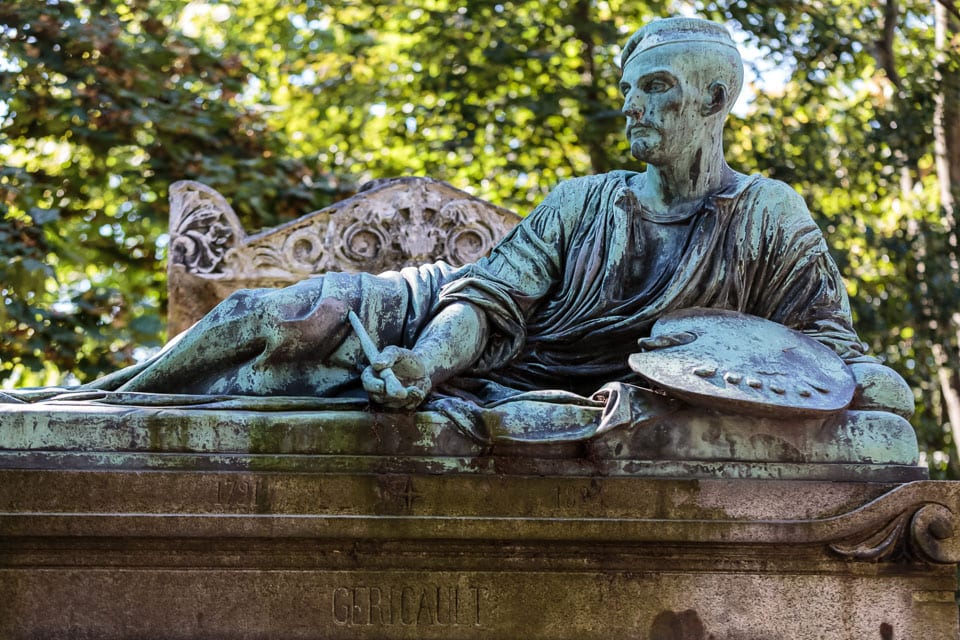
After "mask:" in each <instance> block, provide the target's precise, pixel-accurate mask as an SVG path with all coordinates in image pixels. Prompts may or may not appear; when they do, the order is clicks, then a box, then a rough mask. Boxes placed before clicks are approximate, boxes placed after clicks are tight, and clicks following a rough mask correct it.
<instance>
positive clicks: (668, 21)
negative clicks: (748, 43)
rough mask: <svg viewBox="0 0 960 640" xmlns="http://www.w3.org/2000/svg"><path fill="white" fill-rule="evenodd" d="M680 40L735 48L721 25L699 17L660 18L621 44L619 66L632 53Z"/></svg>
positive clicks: (677, 42)
mask: <svg viewBox="0 0 960 640" xmlns="http://www.w3.org/2000/svg"><path fill="white" fill-rule="evenodd" d="M683 42H698V43H702V44H715V45H719V46H727V47H732V48H733V49H736V48H737V45H736V44H735V43H734V42H733V38H731V37H730V33H729V32H728V31H727V30H726V29H725V28H724V27H723V25H720V24H717V23H716V22H710V21H709V20H701V19H700V18H664V19H663V20H654V21H653V22H650V23H648V24H646V25H645V26H644V27H642V28H641V29H639V30H638V31H637V32H636V33H634V34H633V35H632V36H630V39H629V40H627V44H626V45H625V46H624V47H623V55H622V56H621V60H622V62H621V64H620V68H621V69H622V68H623V67H625V66H627V63H628V62H629V61H630V59H631V58H633V56H635V55H637V54H638V53H642V52H644V51H647V50H649V49H653V48H654V47H659V46H663V45H666V44H680V43H683Z"/></svg>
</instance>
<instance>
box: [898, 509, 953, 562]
mask: <svg viewBox="0 0 960 640" xmlns="http://www.w3.org/2000/svg"><path fill="white" fill-rule="evenodd" d="M910 533H911V536H910V542H911V546H912V547H913V549H912V550H913V553H914V555H916V556H917V557H921V558H925V559H928V560H929V561H930V562H937V563H942V564H955V563H957V562H960V535H957V516H956V514H955V513H954V512H953V511H951V510H950V509H948V508H947V507H945V506H944V505H942V504H927V505H924V506H922V507H920V508H919V509H917V511H916V513H914V514H913V518H911V519H910Z"/></svg>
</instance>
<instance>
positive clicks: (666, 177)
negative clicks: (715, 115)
mask: <svg viewBox="0 0 960 640" xmlns="http://www.w3.org/2000/svg"><path fill="white" fill-rule="evenodd" d="M735 179H736V173H735V172H734V171H733V169H731V168H730V166H729V165H728V164H727V162H726V160H724V158H723V147H722V146H721V145H713V146H711V148H710V149H709V150H708V149H699V150H697V151H695V152H693V153H690V154H687V155H686V157H684V158H680V159H678V160H676V161H673V162H671V163H669V164H666V163H664V164H661V165H658V166H655V165H653V164H648V165H647V175H646V181H645V182H644V185H643V188H642V189H641V192H640V193H639V194H637V195H638V196H639V198H640V202H641V204H643V206H644V207H646V208H647V209H648V210H650V211H654V212H657V213H663V214H666V213H669V212H671V211H674V210H677V209H682V208H685V207H689V206H697V205H699V203H700V202H702V201H703V200H704V199H705V198H707V197H709V196H711V195H713V194H715V193H718V192H720V191H722V190H723V189H725V188H726V187H728V186H730V184H731V183H732V182H733V181H734V180H735Z"/></svg>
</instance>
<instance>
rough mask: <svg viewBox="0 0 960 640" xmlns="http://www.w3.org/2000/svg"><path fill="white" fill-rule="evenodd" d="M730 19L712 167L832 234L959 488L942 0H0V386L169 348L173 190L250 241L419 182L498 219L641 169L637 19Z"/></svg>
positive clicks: (956, 179) (955, 62) (951, 146)
mask: <svg viewBox="0 0 960 640" xmlns="http://www.w3.org/2000/svg"><path fill="white" fill-rule="evenodd" d="M677 13H686V14H691V15H700V16H703V17H707V18H712V19H716V20H720V21H724V22H726V23H727V24H728V25H729V26H730V28H731V30H732V31H733V32H734V33H735V34H736V37H737V39H738V40H739V41H741V42H742V43H743V47H744V50H745V51H747V52H748V53H747V56H746V57H747V63H748V67H749V69H748V78H749V80H750V85H749V86H748V88H747V91H746V95H744V96H743V97H741V102H740V104H739V105H738V107H737V109H736V112H735V115H734V117H732V118H731V122H730V125H729V127H728V130H727V138H728V139H727V146H728V151H729V152H728V158H729V160H730V162H731V164H732V165H733V166H734V167H736V168H738V169H740V170H741V171H745V172H761V173H763V174H765V175H768V176H770V177H773V178H778V179H780V180H784V181H786V182H788V183H789V184H791V185H793V186H795V188H796V189H797V190H798V191H799V192H800V193H801V194H802V195H803V196H804V197H805V198H806V200H807V203H808V205H809V206H810V208H811V210H812V211H813V213H814V216H815V217H816V219H817V221H818V223H819V224H820V225H821V227H822V228H823V229H824V231H825V232H827V234H828V236H829V240H830V243H831V245H832V249H833V255H834V257H835V258H836V259H837V262H838V263H839V265H840V268H841V270H842V271H843V273H844V276H845V278H846V283H847V287H848V289H849V292H850V294H851V297H852V298H853V306H854V311H855V315H856V321H857V326H858V329H859V330H860V334H861V337H862V338H863V340H865V341H866V342H868V343H869V344H870V346H871V348H872V349H873V351H874V352H875V353H877V354H878V355H881V356H882V357H883V358H884V359H885V360H886V362H887V363H888V364H889V365H890V366H892V367H894V368H895V369H897V370H898V371H900V372H901V373H902V374H903V375H904V377H906V378H907V380H908V382H909V383H910V384H911V386H912V387H913V388H914V389H915V392H916V399H917V415H916V416H915V417H914V420H913V423H914V425H915V426H916V428H917V432H918V434H919V437H920V442H921V449H922V451H923V455H924V459H925V461H926V462H927V464H929V465H930V466H931V471H932V474H933V476H934V477H950V478H960V458H958V454H957V440H958V438H960V398H958V393H960V375H958V372H960V352H958V332H960V282H958V275H960V266H958V262H957V254H958V247H957V228H956V221H957V211H956V208H957V205H956V204H955V201H956V199H957V195H958V194H957V190H958V188H960V35H958V33H960V7H958V3H957V2H956V1H955V0H936V1H935V2H932V1H930V0H924V1H922V2H921V1H914V0H883V1H877V0H816V1H813V2H803V3H799V2H793V1H791V0H757V1H752V0H725V1H718V2H710V1H705V0H691V1H680V0H673V1H662V2H658V1H645V2H634V1H627V0H606V1H598V0H552V1H550V2H543V1H542V0H530V1H528V0H516V1H508V0H500V1H499V2H498V1H487V0H461V1H460V2H452V1H447V0H420V1H419V2H409V1H403V2H400V1H386V0H363V1H359V0H356V1H349V0H335V1H333V2H318V1H316V0H297V1H293V0H226V1H224V2H184V1H173V0H92V1H91V0H87V1H83V2H80V1H67V0H59V1H58V0H18V1H17V2H2V3H0V44H2V47H0V210H2V212H3V217H2V222H0V335H2V343H0V387H15V386H33V385H41V384H59V383H71V382H77V381H85V380H90V379H91V378H94V377H96V376H98V375H100V374H102V373H104V372H107V371H111V370H114V369H116V368H118V367H121V366H124V365H126V364H129V363H131V362H133V361H134V360H135V359H136V358H137V357H142V356H143V355H144V354H145V353H146V352H147V351H148V350H149V349H151V348H156V347H157V346H159V345H160V344H162V342H163V340H164V337H165V336H164V318H165V315H166V309H165V304H166V299H165V291H166V283H165V268H164V266H165V259H166V253H165V250H166V241H167V235H166V227H167V205H166V195H167V186H168V185H169V184H170V183H171V182H173V181H176V180H180V179H194V180H199V181H201V182H204V183H206V184H208V185H210V186H212V187H214V188H216V189H217V190H219V191H220V192H221V193H223V194H224V195H225V196H226V198H227V199H228V201H230V202H231V203H232V205H233V206H234V208H235V209H236V210H237V211H238V213H239V214H240V215H241V217H242V219H243V222H244V224H245V225H246V227H247V229H248V230H255V229H258V228H262V227H266V226H273V225H276V224H278V223H280V222H284V221H287V220H290V219H293V218H295V217H297V216H299V215H302V214H304V213H307V212H309V211H312V210H315V209H318V208H321V207H323V206H325V205H328V204H330V203H332V202H334V201H336V200H338V199H341V198H343V197H346V196H349V195H351V194H352V193H353V192H354V190H355V189H356V187H357V186H358V185H359V184H361V183H362V182H364V181H366V180H368V179H372V178H383V177H391V176H399V175H426V176H432V177H435V178H439V179H442V180H446V181H448V182H451V183H453V184H454V185H455V186H457V187H460V188H462V189H465V190H467V191H470V192H471V193H474V194H475V195H477V196H479V197H482V198H485V199H488V200H491V201H493V202H495V203H497V204H500V205H503V206H506V207H509V208H512V209H514V210H516V211H518V212H520V213H524V212H526V211H529V210H530V209H531V208H532V206H533V205H534V204H535V203H536V202H537V201H538V200H540V199H541V198H543V196H544V195H545V194H546V193H547V192H548V191H549V190H550V189H551V188H552V186H553V185H555V184H556V183H557V182H558V181H561V180H563V179H565V178H568V177H571V176H577V175H584V174H588V173H598V172H603V171H608V170H610V169H614V168H625V167H631V168H635V167H636V163H635V162H634V161H632V160H631V159H630V158H629V153H628V149H627V147H626V144H625V143H624V142H623V141H622V140H621V128H622V124H623V122H622V118H621V117H620V114H619V111H618V108H619V106H620V104H619V103H620V101H619V97H618V93H617V89H616V87H617V78H618V69H617V64H616V62H617V58H618V53H619V50H620V45H621V44H622V43H623V41H624V40H625V39H626V37H627V36H628V35H629V34H630V33H631V32H632V31H633V30H634V29H636V28H637V27H639V26H640V25H642V24H643V23H644V22H646V21H647V20H649V19H651V18H654V17H659V16H666V15H672V14H677Z"/></svg>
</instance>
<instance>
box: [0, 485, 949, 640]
mask: <svg viewBox="0 0 960 640" xmlns="http://www.w3.org/2000/svg"><path fill="white" fill-rule="evenodd" d="M958 508H960V489H958V486H957V485H956V484H955V483H937V482H929V481H926V482H915V483H910V484H906V485H895V484H880V483H862V482H861V483H817V482H789V481H751V480H700V481H697V480H669V479H660V480H657V479H639V478H629V477H619V478H610V477H584V476H579V477H578V476H569V477H556V476H545V477H536V476H503V475H499V476H491V475H466V474H461V475H423V474H391V473H382V474H376V473H371V474H337V473H322V474H320V473H307V474H276V473H269V472H267V473H263V472H258V473H251V472H244V473H230V472H216V473H211V472H202V473H188V472H178V473H170V472H157V471H136V472H134V471H111V472H103V471H35V470H12V469H6V470H0V511H2V512H3V515H2V517H0V602H3V603H4V605H3V606H2V607H0V636H2V637H4V638H11V639H12V638H141V637H164V638H266V637H269V638H371V637H376V638H519V637H523V638H588V639H589V638H611V637H614V638H644V639H651V640H663V639H668V638H683V639H688V638H696V639H698V640H699V639H702V640H707V639H708V638H714V639H717V640H747V639H749V640H761V639H762V640H768V639H780V638H791V639H797V640H806V639H811V640H812V639H818V640H820V639H823V638H830V639H832V640H862V639H864V638H878V639H881V640H882V639H884V638H911V639H912V638H937V639H941V638H942V639H949V638H957V637H958V630H957V615H956V605H955V601H954V589H955V581H956V572H955V571H956V570H955V565H953V564H949V563H951V562H955V561H956V560H957V558H958V551H960V546H958V545H957V542H956V540H957V538H955V537H954V534H953V527H954V526H955V514H956V513H957V512H958ZM932 511H936V512H937V513H936V514H935V515H936V516H938V517H939V519H938V518H937V517H935V518H934V519H933V520H935V521H936V523H937V524H933V521H932V520H931V519H930V518H929V516H930V514H931V512H932ZM891 522H894V523H897V522H905V523H906V526H904V527H901V528H899V529H898V532H897V534H896V535H892V536H891V535H889V532H888V531H887V530H888V528H889V523H891ZM873 538H876V539H878V540H881V539H882V540H886V541H888V544H887V545H886V552H885V553H882V554H879V555H876V556H872V557H871V558H870V559H871V560H872V561H867V560H865V559H863V560H858V559H857V558H858V557H860V558H865V556H862V555H861V556H858V555H857V554H851V553H850V551H849V550H850V548H851V545H854V546H856V545H858V544H859V543H858V542H857V541H861V540H864V539H873ZM931 544H934V545H937V544H939V545H940V547H939V549H940V551H935V552H934V553H933V554H932V555H931V554H929V553H928V550H929V549H930V548H931ZM861 546H862V545H861ZM943 563H946V564H943Z"/></svg>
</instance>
